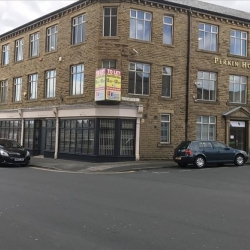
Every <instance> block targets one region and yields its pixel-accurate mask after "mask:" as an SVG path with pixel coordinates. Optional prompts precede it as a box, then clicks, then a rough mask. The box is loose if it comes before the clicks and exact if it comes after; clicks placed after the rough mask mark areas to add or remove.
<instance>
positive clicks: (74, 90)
mask: <svg viewBox="0 0 250 250" xmlns="http://www.w3.org/2000/svg"><path fill="white" fill-rule="evenodd" d="M83 89H84V65H83V64H79V65H74V66H72V67H71V95H81V94H83Z"/></svg>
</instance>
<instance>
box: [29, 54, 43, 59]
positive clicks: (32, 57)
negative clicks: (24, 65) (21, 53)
mask: <svg viewBox="0 0 250 250" xmlns="http://www.w3.org/2000/svg"><path fill="white" fill-rule="evenodd" d="M39 57H40V55H38V56H30V57H29V58H28V60H33V59H37V58H39Z"/></svg>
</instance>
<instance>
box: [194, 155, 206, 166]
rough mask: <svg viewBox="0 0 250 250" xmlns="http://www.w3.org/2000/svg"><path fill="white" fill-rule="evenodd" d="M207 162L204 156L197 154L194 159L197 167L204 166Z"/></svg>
mask: <svg viewBox="0 0 250 250" xmlns="http://www.w3.org/2000/svg"><path fill="white" fill-rule="evenodd" d="M205 164H206V160H205V158H204V157H203V156H197V157H196V158H195V159H194V166H195V167H196V168H203V167H204V166H205Z"/></svg>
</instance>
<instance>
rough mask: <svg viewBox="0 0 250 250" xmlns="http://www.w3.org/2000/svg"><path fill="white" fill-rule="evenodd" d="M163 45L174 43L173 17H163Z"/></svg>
mask: <svg viewBox="0 0 250 250" xmlns="http://www.w3.org/2000/svg"><path fill="white" fill-rule="evenodd" d="M163 43H164V44H172V43H173V17H169V16H164V17H163Z"/></svg>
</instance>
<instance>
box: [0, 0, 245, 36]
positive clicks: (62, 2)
mask: <svg viewBox="0 0 250 250" xmlns="http://www.w3.org/2000/svg"><path fill="white" fill-rule="evenodd" d="M76 1H77V0H50V1H47V0H40V1H36V0H20V1H19V0H0V34H3V33H5V32H8V31H10V30H12V29H15V28H17V27H19V26H21V25H23V24H25V23H28V22H30V21H32V20H34V19H36V18H39V17H41V16H43V15H46V14H48V13H50V12H53V11H55V10H57V9H60V8H62V7H64V6H66V5H69V4H71V3H73V2H76ZM202 1H204V2H209V3H213V4H218V5H222V6H226V7H229V8H232V9H238V10H242V11H246V12H249V13H250V4H249V1H250V0H241V1H236V0H202Z"/></svg>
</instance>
